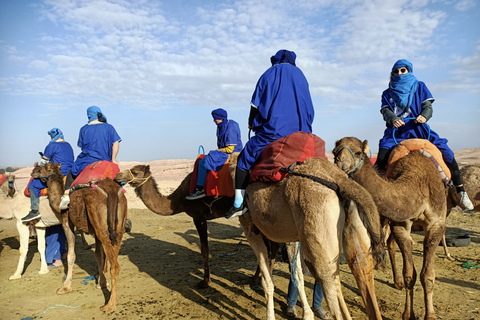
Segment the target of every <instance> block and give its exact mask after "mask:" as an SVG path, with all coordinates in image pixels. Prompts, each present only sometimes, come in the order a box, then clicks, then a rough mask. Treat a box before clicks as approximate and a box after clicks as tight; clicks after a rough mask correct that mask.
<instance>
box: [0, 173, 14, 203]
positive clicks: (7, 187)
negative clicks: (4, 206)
mask: <svg viewBox="0 0 480 320" xmlns="http://www.w3.org/2000/svg"><path fill="white" fill-rule="evenodd" d="M0 190H2V191H3V194H4V196H5V197H7V198H8V197H10V198H13V195H14V194H15V175H13V174H9V175H8V176H7V177H6V178H5V180H3V182H2V184H1V185H0Z"/></svg>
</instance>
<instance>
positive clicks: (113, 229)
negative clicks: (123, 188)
mask: <svg viewBox="0 0 480 320" xmlns="http://www.w3.org/2000/svg"><path fill="white" fill-rule="evenodd" d="M118 201H119V199H118V194H117V193H116V192H111V193H110V194H109V195H108V197H107V224H108V233H109V237H110V242H111V243H112V245H116V244H117V238H118V233H117V224H118Z"/></svg>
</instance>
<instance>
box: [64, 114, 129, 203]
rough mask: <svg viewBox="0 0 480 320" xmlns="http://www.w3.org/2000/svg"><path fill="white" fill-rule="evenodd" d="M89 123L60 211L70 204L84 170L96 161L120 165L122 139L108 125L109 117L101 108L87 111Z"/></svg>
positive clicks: (81, 141)
mask: <svg viewBox="0 0 480 320" xmlns="http://www.w3.org/2000/svg"><path fill="white" fill-rule="evenodd" d="M87 117H88V123H87V124H86V125H84V126H83V127H82V128H81V129H80V134H79V136H78V143H77V145H78V147H79V148H80V149H81V150H82V152H81V153H80V154H79V155H78V157H77V160H75V162H74V163H73V166H72V170H70V172H69V173H68V175H67V180H66V181H65V194H64V195H63V197H62V201H61V202H60V209H61V210H65V209H67V208H68V205H69V204H70V196H69V192H70V186H71V185H72V183H73V181H74V180H75V178H76V177H77V176H78V175H79V174H80V172H82V170H83V169H84V168H85V167H86V166H88V165H89V164H91V163H94V162H96V161H101V160H105V161H111V162H113V163H116V164H118V162H117V154H118V149H119V146H120V141H122V139H121V138H120V136H119V135H118V134H117V131H116V130H115V128H114V127H113V126H112V125H111V124H109V123H107V117H106V116H105V115H104V114H103V113H102V110H100V108H99V107H95V106H92V107H90V108H88V109H87Z"/></svg>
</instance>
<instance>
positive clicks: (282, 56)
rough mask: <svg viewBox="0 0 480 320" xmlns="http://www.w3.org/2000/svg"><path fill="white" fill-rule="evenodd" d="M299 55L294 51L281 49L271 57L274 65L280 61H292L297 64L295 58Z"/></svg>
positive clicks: (292, 63) (291, 62)
mask: <svg viewBox="0 0 480 320" xmlns="http://www.w3.org/2000/svg"><path fill="white" fill-rule="evenodd" d="M296 58H297V55H296V54H295V52H293V51H288V50H279V51H278V52H277V53H276V54H275V55H274V56H272V57H271V58H270V62H271V63H272V66H274V65H276V64H279V63H290V64H291V65H294V66H295V59H296Z"/></svg>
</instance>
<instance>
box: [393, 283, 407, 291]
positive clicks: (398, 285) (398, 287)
mask: <svg viewBox="0 0 480 320" xmlns="http://www.w3.org/2000/svg"><path fill="white" fill-rule="evenodd" d="M394 285H395V288H397V289H398V290H403V289H404V288H405V284H404V283H403V282H395V284H394Z"/></svg>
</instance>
